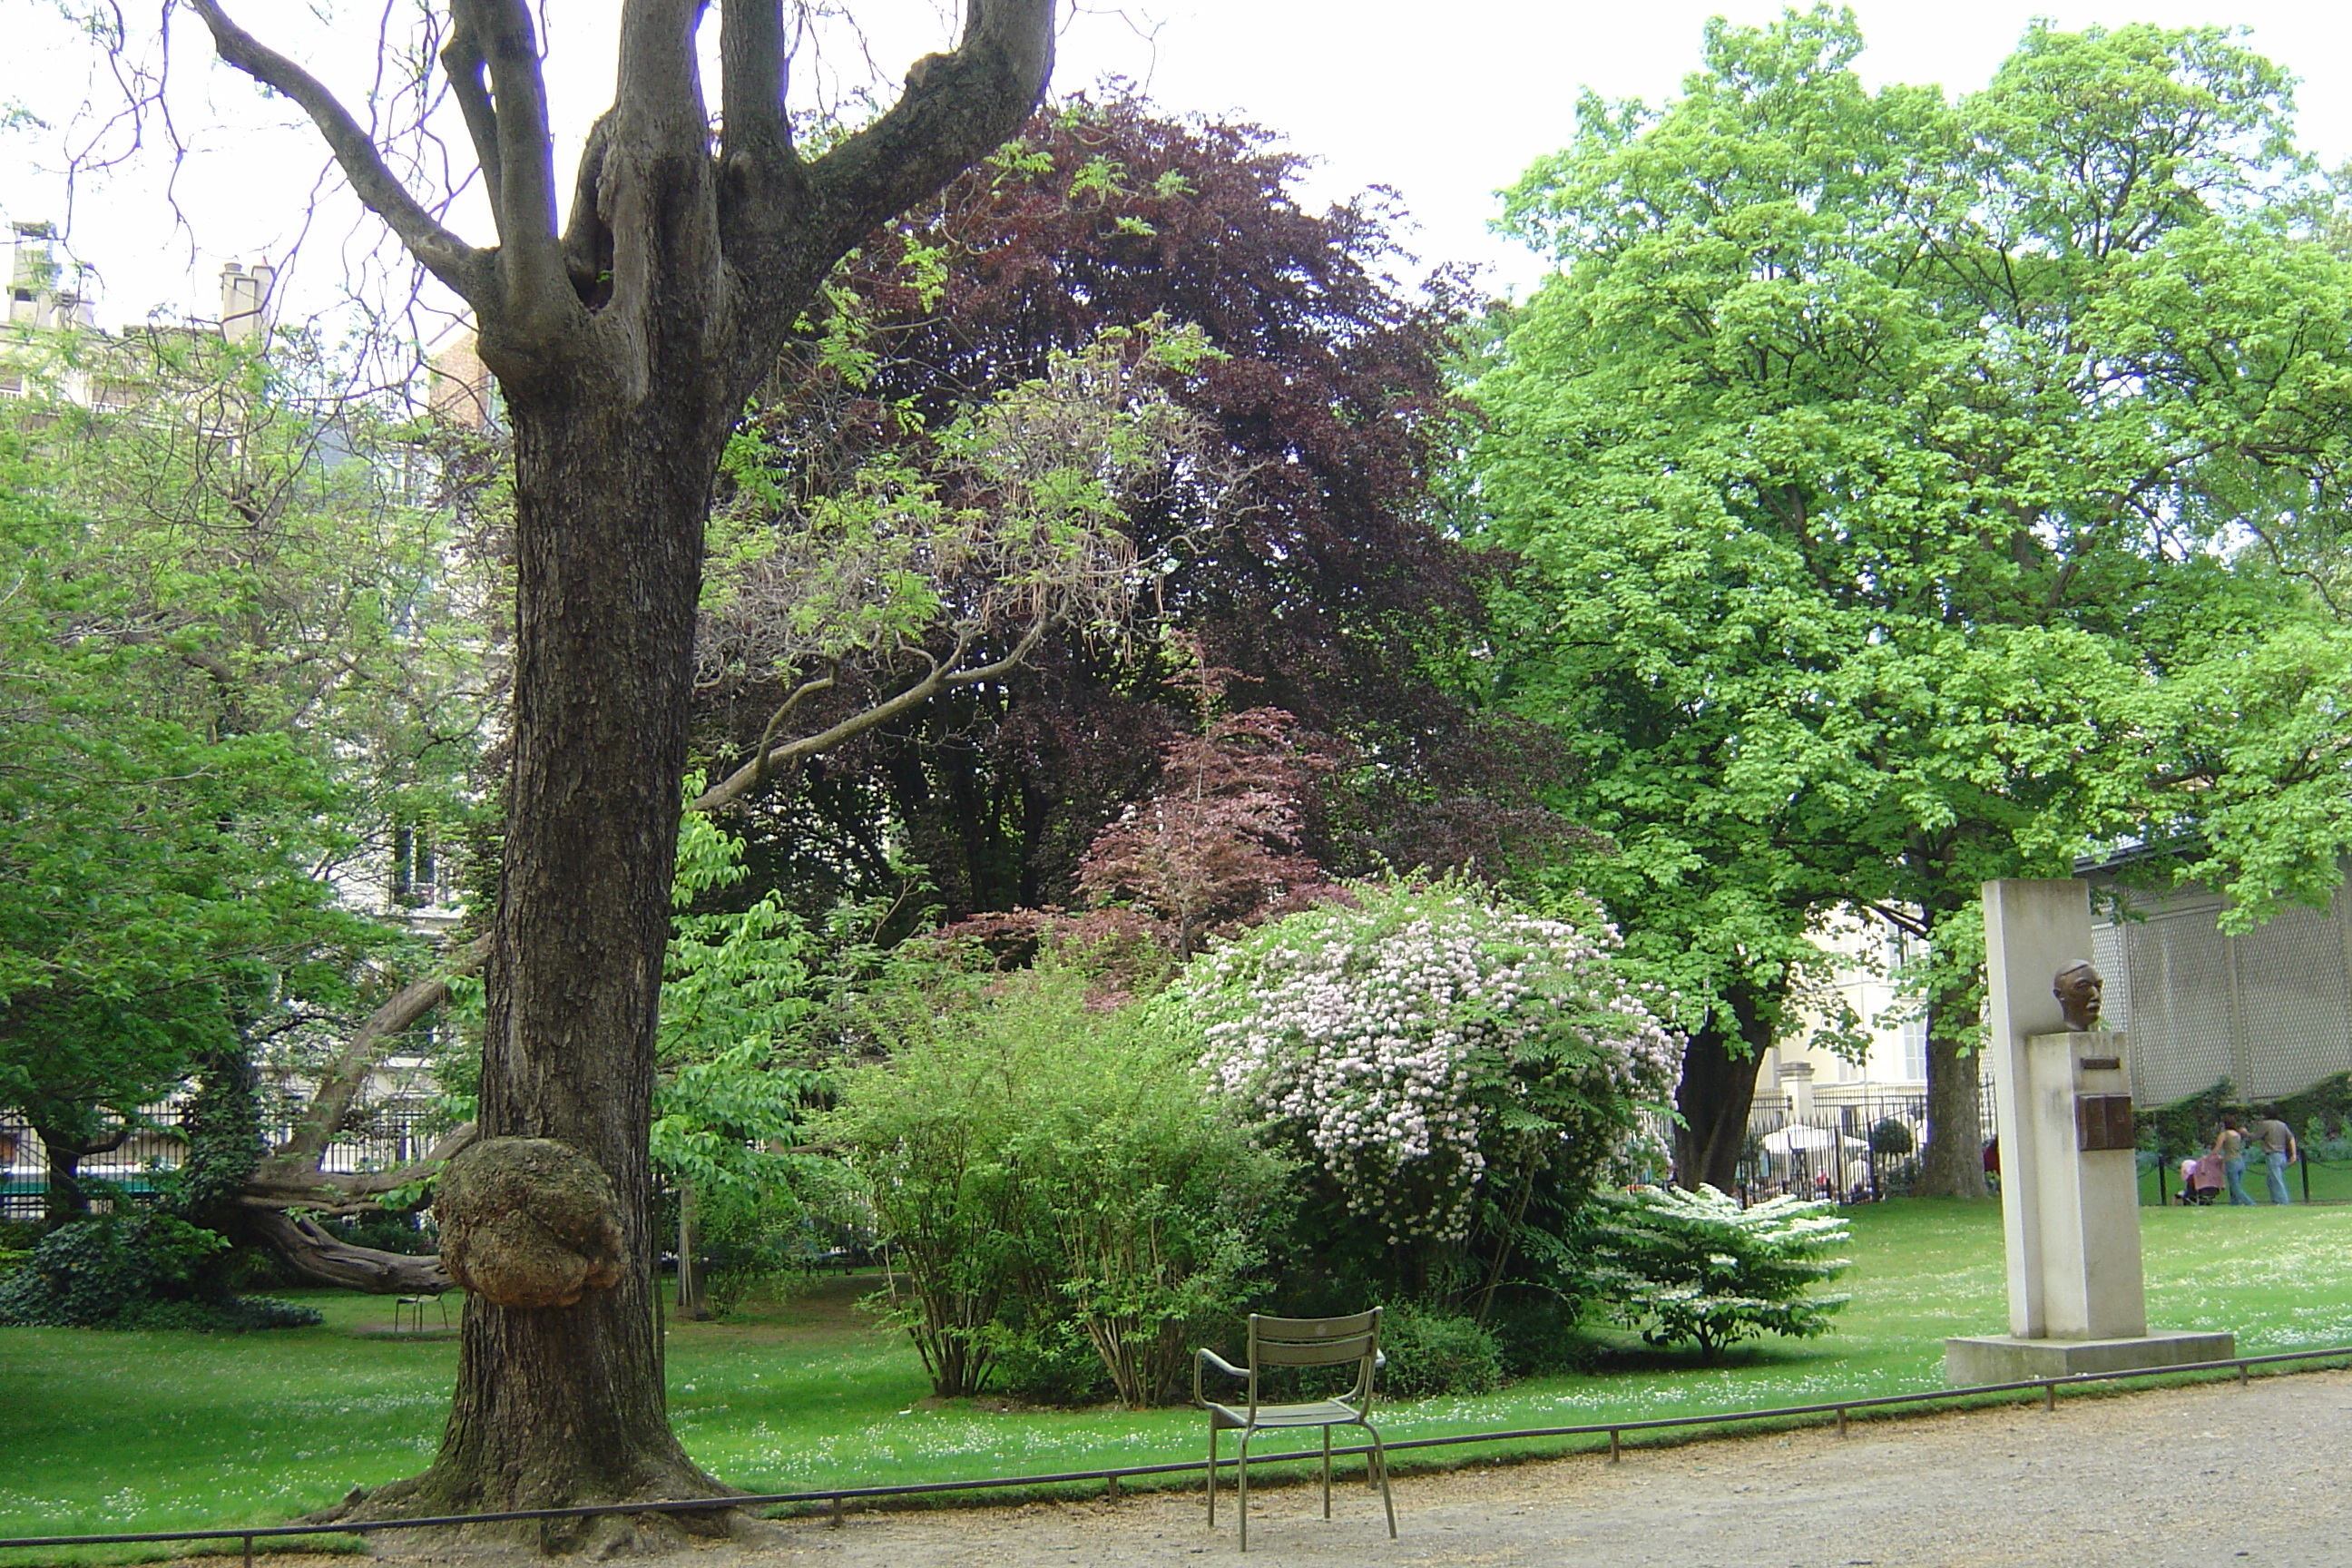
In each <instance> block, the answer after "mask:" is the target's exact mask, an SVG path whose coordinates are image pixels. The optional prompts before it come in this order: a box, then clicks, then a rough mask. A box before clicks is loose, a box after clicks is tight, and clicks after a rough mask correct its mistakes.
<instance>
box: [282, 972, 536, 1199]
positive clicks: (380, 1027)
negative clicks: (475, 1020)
mask: <svg viewBox="0 0 2352 1568" xmlns="http://www.w3.org/2000/svg"><path fill="white" fill-rule="evenodd" d="M489 952H490V943H489V939H488V937H484V938H482V939H481V940H479V941H478V942H475V943H474V944H473V945H472V946H470V947H468V948H467V949H466V951H465V952H463V953H462V954H460V955H459V956H458V959H457V963H453V964H451V965H450V966H449V968H448V969H447V970H446V971H445V972H443V973H440V974H437V975H435V976H434V977H432V978H431V979H429V980H419V981H416V982H415V983H414V984H408V985H404V986H402V987H401V988H400V989H399V990H398V991H395V992H394V993H393V994H392V995H391V997H390V998H389V999H387V1000H386V1001H385V1002H384V1004H383V1006H381V1007H378V1008H377V1009H376V1010H375V1011H374V1012H373V1013H372V1014H370V1015H369V1016H368V1017H367V1019H366V1021H365V1022H363V1023H362V1024H361V1025H360V1026H359V1028H358V1029H357V1030H356V1031H354V1032H353V1033H352V1037H351V1039H350V1040H349V1041H348V1042H347V1043H346V1044H345V1045H344V1047H343V1050H342V1055H341V1056H340V1057H338V1058H336V1060H335V1065H334V1067H333V1068H331V1069H330V1070H329V1072H328V1073H327V1075H326V1076H325V1077H324V1078H322V1079H320V1081H319V1087H318V1089H316V1090H315V1091H313V1093H312V1094H311V1096H310V1104H309V1105H308V1106H306V1107H304V1108H303V1111H302V1115H301V1117H300V1119H299V1120H298V1121H296V1122H295V1123H294V1129H293V1131H292V1133H291V1134H290V1135H289V1137H288V1138H287V1140H286V1142H283V1143H281V1144H279V1145H278V1147H277V1148H276V1149H274V1150H272V1151H271V1152H270V1156H269V1161H268V1163H269V1164H270V1165H272V1166H279V1167H286V1168H289V1169H291V1168H299V1167H301V1166H305V1165H307V1166H308V1168H309V1169H310V1171H311V1172H312V1173H316V1171H317V1167H318V1163H319V1159H320V1156H321V1155H322V1154H324V1153H325V1152H326V1149H327V1145H328V1144H329V1143H331V1142H333V1141H334V1136H335V1133H336V1131H337V1130H338V1129H340V1128H341V1126H342V1124H343V1118H344V1117H346V1116H348V1115H349V1114H351V1109H352V1101H353V1100H357V1099H358V1098H359V1094H360V1090H361V1089H364V1088H365V1087H366V1086H367V1080H368V1075H369V1074H371V1073H373V1071H374V1070H375V1064H376V1059H377V1058H379V1057H381V1056H383V1052H384V1047H385V1046H386V1044H387V1043H388V1042H389V1041H390V1040H391V1039H392V1037H394V1035H397V1034H399V1033H400V1032H401V1031H402V1030H403V1029H405V1028H407V1027H408V1026H411V1025H412V1024H415V1022H416V1021H417V1020H418V1019H420V1018H422V1017H424V1016H425V1015H426V1014H427V1013H430V1012H432V1011H433V1010H434V1009H435V1008H436V1007H438V1006H440V1005H442V1004H443V1003H445V1002H446V1001H448V1000H449V982H451V981H452V980H457V979H462V978H463V977H465V976H467V975H469V974H474V973H479V972H480V970H481V967H482V964H483V963H484V962H485V961H486V960H487V959H488V957H489Z"/></svg>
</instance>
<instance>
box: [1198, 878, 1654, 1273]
mask: <svg viewBox="0 0 2352 1568" xmlns="http://www.w3.org/2000/svg"><path fill="white" fill-rule="evenodd" d="M1615 935H1616V933H1615V932H1614V931H1612V930H1610V929H1609V928H1606V927H1603V928H1602V931H1601V935H1600V936H1599V937H1598V938H1596V937H1594V936H1592V935H1588V934H1586V933H1584V932H1581V931H1578V930H1576V929H1575V928H1574V927H1572V926H1570V925H1568V924H1566V923H1564V922H1561V921H1548V920H1539V919H1538V918H1536V917H1534V916H1532V915H1527V914H1522V913H1518V912H1516V911H1512V910H1498V909H1496V908H1493V907H1492V906H1489V905H1487V904H1485V903H1483V902H1481V901H1480V900H1477V899H1475V898H1474V897H1472V896H1471V895H1470V894H1469V893H1468V892H1467V891H1466V890H1465V889H1459V888H1445V887H1442V888H1440V889H1434V890H1423V891H1421V892H1418V893H1416V892H1414V891H1412V890H1404V891H1399V892H1391V893H1387V894H1381V893H1380V892H1378V891H1377V890H1367V896H1366V899H1365V901H1364V903H1363V905H1362V906H1361V907H1360V908H1356V909H1333V908H1326V909H1323V910H1316V911H1313V912H1312V913H1309V914H1307V915H1302V916H1294V917H1293V918H1292V919H1290V920H1286V921H1281V922H1279V923H1277V924H1276V925H1274V926H1271V927H1268V928H1265V930H1264V931H1259V932H1257V933H1255V935H1254V936H1252V937H1251V938H1248V939H1244V941H1243V942H1240V943H1238V944H1236V945H1234V946H1233V947H1229V948H1226V949H1223V950H1222V951H1221V952H1216V953H1214V954H1212V955H1210V956H1209V957H1207V958H1205V959H1203V960H1202V962H1201V963H1200V964H1198V965H1196V967H1195V969H1194V972H1193V974H1192V976H1190V977H1188V981H1187V984H1186V985H1185V987H1184V989H1185V990H1186V992H1187V993H1188V994H1189V996H1190V998H1191V1000H1192V1005H1194V1006H1195V1007H1197V1008H1199V1009H1200V1011H1201V1014H1202V1016H1204V1018H1205V1019H1206V1021H1207V1039H1208V1042H1209V1048H1208V1051H1207V1053H1206V1056H1205V1058H1204V1064H1203V1065H1204V1066H1205V1067H1206V1068H1208V1069H1209V1071H1210V1072H1211V1074H1212V1075H1213V1080H1214V1081H1215V1082H1216V1084H1217V1085H1218V1086H1219V1087H1220V1088H1221V1089H1223V1090H1224V1091H1225V1092H1227V1093H1230V1094H1234V1095H1236V1096H1240V1097H1242V1098H1243V1099H1244V1100H1245V1101H1247V1102H1248V1103H1249V1105H1250V1106H1251V1108H1252V1109H1253V1110H1255V1112H1256V1114H1257V1115H1258V1116H1259V1117H1260V1118H1261V1119H1262V1120H1264V1121H1265V1122H1266V1123H1268V1124H1269V1129H1270V1130H1271V1131H1277V1132H1280V1133H1284V1134H1287V1135H1288V1136H1289V1137H1290V1138H1291V1139H1293V1140H1296V1141H1297V1142H1303V1144H1304V1145H1305V1148H1304V1150H1303V1151H1302V1152H1307V1153H1308V1154H1309V1155H1310V1156H1311V1157H1312V1158H1313V1159H1314V1160H1316V1161H1317V1162H1318V1163H1319V1164H1320V1165H1321V1166H1322V1168H1323V1169H1324V1171H1325V1172H1326V1173H1328V1175H1329V1176H1330V1177H1331V1178H1332V1179H1333V1180H1334V1182H1335V1183H1336V1184H1338V1185H1339V1189H1340V1190H1341V1191H1342V1192H1343V1193H1344V1194H1346V1199H1347V1203H1348V1205H1349V1209H1350V1210H1351V1211H1352V1212H1354V1213H1356V1214H1359V1215H1367V1216H1370V1217H1373V1218H1376V1219H1378V1220H1380V1221H1382V1222H1383V1223H1384V1224H1385V1226H1386V1227H1387V1230H1388V1232H1389V1238H1390V1240H1391V1242H1402V1241H1409V1240H1412V1241H1419V1240H1437V1241H1450V1240H1455V1239H1459V1238H1460V1237H1463V1236H1464V1235H1465V1234H1466V1233H1467V1231H1468V1229H1469V1227H1470V1224H1471V1221H1472V1218H1473V1216H1474V1215H1475V1207H1476V1200H1477V1196H1478V1192H1479V1187H1480V1184H1481V1183H1482V1182H1483V1181H1484V1179H1485V1177H1486V1171H1487V1166H1488V1163H1489V1162H1490V1160H1491V1159H1492V1158H1494V1157H1495V1155H1496V1152H1498V1151H1500V1150H1501V1149H1503V1148H1504V1147H1506V1146H1512V1147H1517V1148H1525V1147H1526V1145H1525V1144H1519V1145H1508V1143H1507V1141H1508V1139H1510V1138H1512V1137H1518V1138H1522V1139H1525V1138H1530V1137H1532V1138H1534V1139H1536V1140H1538V1142H1541V1141H1543V1140H1547V1139H1548V1140H1549V1141H1550V1142H1552V1143H1553V1144H1555V1145H1558V1144H1559V1143H1562V1142H1565V1141H1567V1140H1570V1139H1571V1138H1573V1137H1575V1136H1577V1135H1578V1134H1577V1131H1575V1130H1574V1129H1572V1128H1571V1127H1570V1126H1567V1125H1563V1124H1560V1123H1558V1122H1546V1121H1536V1122H1535V1126H1536V1128H1537V1129H1538V1131H1533V1132H1530V1131H1528V1130H1527V1123H1528V1120H1529V1118H1528V1117H1527V1116H1519V1117H1506V1116H1505V1115H1504V1114H1503V1112H1504V1109H1505V1106H1506V1104H1507V1103H1508V1102H1510V1101H1512V1100H1517V1101H1518V1102H1519V1105H1520V1108H1521V1109H1522V1110H1528V1111H1531V1112H1533V1113H1534V1114H1535V1115H1536V1116H1538V1117H1539V1116H1540V1115H1541V1114H1542V1111H1541V1107H1542V1105H1543V1104H1544V1102H1545V1097H1544V1095H1543V1093H1542V1089H1543V1088H1544V1087H1545V1086H1544V1080H1545V1079H1547V1078H1555V1077H1556V1076H1557V1075H1559V1074H1566V1075H1567V1076H1568V1077H1569V1078H1570V1079H1572V1085H1573V1091H1574V1097H1575V1098H1576V1099H1577V1100H1579V1101H1580V1102H1581V1103H1583V1104H1586V1105H1590V1104H1592V1103H1596V1102H1599V1101H1602V1100H1620V1101H1622V1100H1656V1099H1659V1098H1662V1097H1663V1096H1664V1094H1666V1093H1667V1092H1669V1091H1670V1090H1671V1089H1672V1088H1673V1085H1674V1081H1675V1072H1676V1070H1677V1068H1678V1066H1679V1063H1680V1059H1681V1047H1680V1044H1679V1042H1678V1041H1676V1040H1675V1039H1674V1038H1673V1037H1671V1036H1669V1035H1668V1033H1667V1032H1666V1030H1665V1029H1664V1027H1663V1026H1661V1025H1660V1024H1659V1022H1658V1020H1657V1017H1656V1016H1655V1015H1654V1013H1653V1012H1652V1011H1651V1009H1650V1007H1649V1006H1648V1005H1647V1004H1646V1003H1645V1002H1644V1001H1643V997H1642V996H1641V994H1638V993H1637V992H1636V990H1635V989H1634V988H1633V986H1632V985H1631V984H1629V983H1628V982H1627V981H1626V980H1625V979H1624V977H1623V976H1622V975H1621V974H1620V973H1617V971H1616V969H1615V967H1614V965H1613V964H1612V962H1611V952H1612V950H1613V948H1614V946H1615ZM1629 1120H1630V1119H1629ZM1506 1121H1509V1122H1511V1123H1512V1124H1513V1125H1514V1127H1515V1128H1516V1129H1517V1130H1516V1131H1506V1129H1505V1127H1504V1125H1503V1124H1504V1123H1505V1122H1506ZM1586 1135H1587V1136H1590V1135H1591V1133H1590V1131H1589V1130H1588V1131H1587V1133H1586ZM1614 1135H1615V1134H1614V1132H1613V1131H1612V1136H1614ZM1537 1152H1538V1153H1539V1154H1544V1153H1556V1152H1559V1150H1557V1149H1554V1150H1551V1151H1540V1150H1538V1151H1537ZM1588 1152H1589V1153H1591V1155H1592V1156H1593V1163H1596V1164H1597V1163H1598V1161H1599V1159H1600V1158H1601V1157H1604V1156H1605V1154H1606V1152H1607V1151H1605V1150H1591V1151H1588Z"/></svg>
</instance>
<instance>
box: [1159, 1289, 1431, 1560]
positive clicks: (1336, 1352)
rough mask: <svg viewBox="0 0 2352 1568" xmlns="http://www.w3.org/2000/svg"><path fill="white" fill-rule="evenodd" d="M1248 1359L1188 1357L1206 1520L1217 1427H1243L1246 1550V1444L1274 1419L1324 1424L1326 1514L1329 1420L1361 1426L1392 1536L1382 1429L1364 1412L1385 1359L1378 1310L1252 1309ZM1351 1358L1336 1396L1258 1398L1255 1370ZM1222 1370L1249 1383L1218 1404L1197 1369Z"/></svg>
mask: <svg viewBox="0 0 2352 1568" xmlns="http://www.w3.org/2000/svg"><path fill="white" fill-rule="evenodd" d="M1245 1359H1246V1361H1247V1363H1248V1364H1247V1365H1245V1366H1235V1365H1234V1363H1231V1362H1229V1361H1227V1360H1225V1358H1224V1357H1223V1356H1221V1355H1219V1354H1218V1353H1217V1352H1214V1351H1212V1350H1203V1351H1202V1352H1201V1353H1200V1354H1199V1355H1198V1356H1197V1357H1195V1358H1194V1360H1193V1363H1192V1403H1193V1404H1195V1405H1199V1406H1201V1408H1202V1409H1203V1410H1206V1411H1207V1412H1208V1413H1209V1524H1210V1526H1211V1527H1212V1528H1214V1527H1215V1525H1216V1522H1217V1434H1218V1433H1220V1432H1239V1433H1240V1434H1241V1435H1242V1445H1241V1458H1240V1461H1239V1463H1238V1464H1237V1466H1236V1467H1235V1468H1236V1470H1237V1472H1238V1474H1239V1477H1240V1486H1239V1488H1238V1491H1239V1494H1240V1507H1241V1515H1242V1530H1241V1534H1242V1550H1243V1551H1244V1552H1247V1551H1248V1550H1249V1448H1250V1438H1251V1437H1252V1436H1255V1435H1256V1434H1258V1433H1260V1432H1267V1431H1273V1430H1276V1429H1277V1428H1281V1427H1294V1426H1320V1427H1321V1428H1323V1517H1324V1518H1325V1519H1328V1518H1330V1517H1331V1428H1332V1427H1334V1426H1361V1427H1362V1428H1363V1429H1364V1434H1365V1436H1368V1437H1370V1439H1371V1442H1372V1447H1371V1452H1370V1454H1369V1455H1367V1456H1366V1461H1365V1473H1366V1479H1368V1480H1370V1481H1373V1482H1375V1483H1377V1484H1378V1485H1379V1487H1380V1489H1381V1507H1382V1508H1383V1509H1385V1510H1388V1516H1389V1539H1390V1540H1391V1541H1393V1540H1395V1539H1396V1532H1397V1528H1396V1504H1395V1503H1394V1502H1393V1501H1392V1500H1391V1499H1390V1497H1389V1461H1388V1451H1387V1450H1386V1449H1385V1448H1383V1447H1381V1435H1380V1433H1379V1432H1378V1431H1377V1430H1375V1429H1374V1428H1373V1426H1372V1424H1371V1423H1370V1421H1368V1420H1366V1419H1365V1416H1366V1415H1367V1414H1368V1413H1369V1412H1370V1409H1371V1407H1372V1379H1373V1376H1374V1374H1376V1373H1378V1372H1379V1371H1380V1369H1381V1367H1383V1366H1385V1365H1387V1364H1388V1358H1387V1357H1386V1356H1384V1355H1382V1354H1381V1310H1380V1309H1379V1308H1378V1307H1375V1308H1373V1309H1372V1310H1370V1311H1369V1312H1356V1313H1353V1314H1351V1315H1349V1316H1348V1317H1344V1318H1269V1317H1266V1316H1265V1314H1263V1313H1259V1312H1252V1313H1251V1314H1250V1319H1249V1353H1248V1356H1247V1357H1246V1358H1245ZM1349 1362H1353V1363H1356V1382H1355V1385H1354V1386H1353V1387H1351V1388H1350V1389H1349V1391H1348V1392H1347V1393H1345V1394H1340V1395H1339V1397H1337V1398H1335V1399H1318V1400H1311V1401H1309V1402H1307V1403H1306V1404H1303V1405H1261V1404H1259V1403H1258V1373H1259V1371H1260V1370H1261V1369H1262V1368H1265V1367H1272V1366H1344V1365H1346V1364H1347V1363H1349ZM1212 1367H1213V1368H1215V1369H1216V1370H1217V1371H1219V1372H1221V1373H1225V1374H1226V1375H1227V1376H1229V1377H1236V1378H1240V1379H1243V1380H1244V1382H1245V1383H1246V1384H1247V1385H1248V1390H1247V1397H1246V1398H1245V1399H1244V1402H1243V1403H1241V1404H1240V1405H1220V1404H1218V1403H1217V1402H1215V1401H1214V1400H1212V1399H1208V1398H1205V1397H1203V1395H1202V1392H1201V1374H1202V1372H1203V1371H1205V1370H1207V1369H1209V1368H1212Z"/></svg>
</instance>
